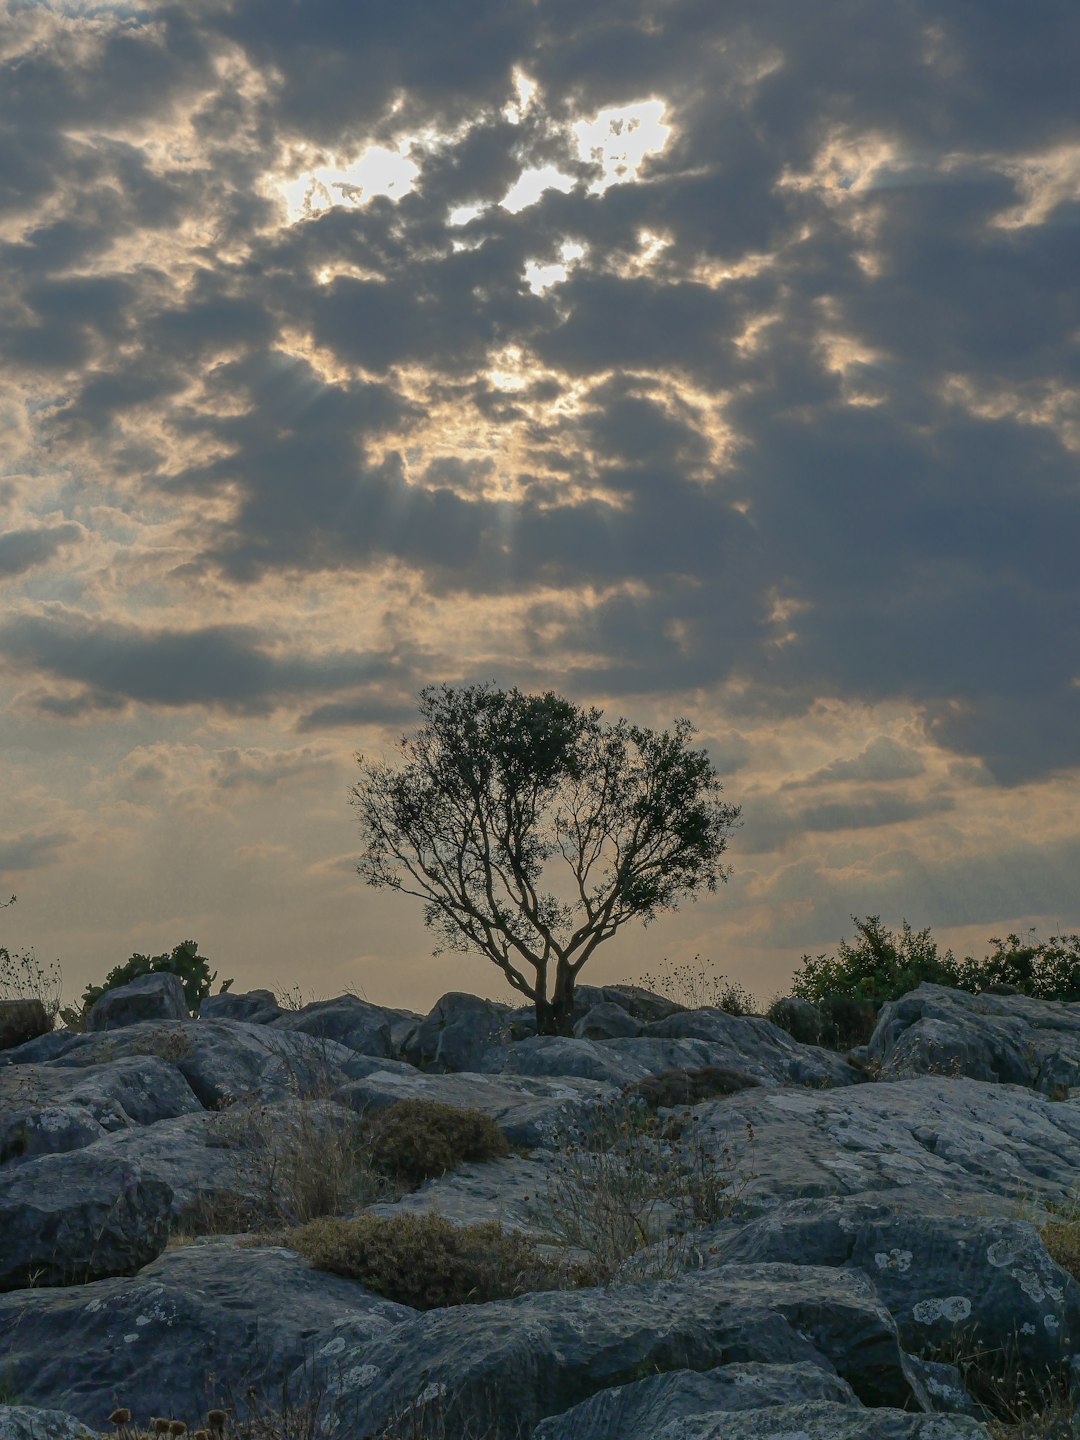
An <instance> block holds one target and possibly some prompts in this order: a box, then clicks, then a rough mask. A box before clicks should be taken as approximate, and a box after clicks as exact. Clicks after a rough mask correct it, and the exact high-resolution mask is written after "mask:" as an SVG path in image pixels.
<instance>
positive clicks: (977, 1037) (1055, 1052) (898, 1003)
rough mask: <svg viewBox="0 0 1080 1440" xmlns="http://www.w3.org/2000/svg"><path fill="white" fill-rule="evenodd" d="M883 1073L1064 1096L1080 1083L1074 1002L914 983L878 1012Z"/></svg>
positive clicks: (876, 1055)
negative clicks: (966, 1079)
mask: <svg viewBox="0 0 1080 1440" xmlns="http://www.w3.org/2000/svg"><path fill="white" fill-rule="evenodd" d="M867 1048H868V1053H869V1056H870V1059H871V1060H876V1061H878V1062H879V1063H880V1065H881V1077H882V1078H883V1079H894V1078H901V1077H904V1076H908V1075H926V1074H939V1075H967V1076H970V1077H971V1078H972V1079H975V1080H991V1081H997V1082H999V1083H1001V1084H1007V1085H1026V1086H1028V1087H1030V1088H1031V1089H1033V1090H1040V1091H1042V1093H1043V1094H1045V1095H1055V1096H1059V1097H1061V1096H1063V1095H1065V1094H1067V1092H1068V1091H1069V1090H1070V1089H1071V1088H1073V1087H1074V1086H1080V1003H1071V1004H1070V1003H1066V1002H1064V1001H1051V1000H1036V999H1032V998H1031V997H1029V996H1027V995H996V994H991V993H989V992H984V993H983V994H981V995H969V994H968V993H967V992H966V991H963V990H950V989H947V988H946V987H945V986H942V985H920V986H919V988H918V989H917V990H913V991H912V992H911V993H910V994H908V995H904V996H903V997H902V998H901V999H899V1000H892V1001H889V1003H888V1004H886V1005H884V1006H883V1007H882V1009H881V1012H880V1014H879V1015H878V1021H877V1025H876V1026H875V1028H874V1033H873V1035H872V1036H871V1037H870V1043H869V1046H868V1047H867Z"/></svg>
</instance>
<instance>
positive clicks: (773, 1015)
mask: <svg viewBox="0 0 1080 1440" xmlns="http://www.w3.org/2000/svg"><path fill="white" fill-rule="evenodd" d="M768 1018H769V1019H770V1020H771V1021H772V1023H773V1024H774V1025H779V1026H780V1029H781V1030H786V1031H787V1033H788V1034H789V1035H790V1036H791V1038H792V1039H793V1040H797V1041H798V1042H799V1044H800V1045H820V1044H821V1040H822V1032H823V1029H824V1026H823V1023H822V1015H821V1011H820V1010H819V1009H818V1008H817V1006H816V1005H812V1004H811V1003H810V1001H809V1000H804V999H802V997H801V996H799V995H782V996H781V997H780V999H779V1000H776V1001H774V1002H773V1004H772V1005H770V1006H769V1015H768Z"/></svg>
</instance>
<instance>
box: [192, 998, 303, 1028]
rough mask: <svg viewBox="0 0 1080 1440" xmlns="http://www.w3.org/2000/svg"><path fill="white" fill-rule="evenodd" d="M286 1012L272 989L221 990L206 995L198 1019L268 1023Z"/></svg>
mask: <svg viewBox="0 0 1080 1440" xmlns="http://www.w3.org/2000/svg"><path fill="white" fill-rule="evenodd" d="M286 1013H287V1012H286V1011H284V1010H283V1009H282V1008H281V1006H280V1005H279V1004H278V1002H277V996H276V995H275V994H274V992H273V991H272V990H248V991H246V992H244V993H243V994H240V995H234V994H233V992H232V991H231V990H222V991H221V992H220V993H219V994H217V995H207V996H206V998H205V999H204V1000H203V1002H202V1004H201V1005H200V1006H199V1019H200V1020H247V1021H248V1022H249V1023H250V1024H252V1025H269V1024H270V1023H271V1022H272V1021H274V1020H276V1019H277V1018H278V1017H279V1016H281V1015H284V1014H286Z"/></svg>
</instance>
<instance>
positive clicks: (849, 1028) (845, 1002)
mask: <svg viewBox="0 0 1080 1440" xmlns="http://www.w3.org/2000/svg"><path fill="white" fill-rule="evenodd" d="M817 1008H818V1011H819V1013H820V1015H821V1020H822V1040H821V1043H822V1044H823V1045H828V1046H830V1047H831V1048H832V1049H834V1050H850V1049H851V1047H852V1046H853V1045H865V1044H866V1043H867V1041H868V1040H869V1039H870V1036H871V1035H872V1034H873V1033H874V1023H875V1021H876V1020H877V1007H876V1006H875V1005H874V1004H873V1002H872V1001H870V1000H859V999H857V998H856V997H855V996H853V995H824V996H823V997H822V999H821V1001H820V1002H819V1004H818V1007H817Z"/></svg>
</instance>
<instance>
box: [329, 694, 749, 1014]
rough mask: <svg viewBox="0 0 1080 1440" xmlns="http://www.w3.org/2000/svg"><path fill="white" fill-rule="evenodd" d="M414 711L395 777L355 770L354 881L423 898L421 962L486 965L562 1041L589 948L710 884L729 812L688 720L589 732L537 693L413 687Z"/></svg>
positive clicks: (719, 869) (558, 703) (581, 717)
mask: <svg viewBox="0 0 1080 1440" xmlns="http://www.w3.org/2000/svg"><path fill="white" fill-rule="evenodd" d="M420 713H421V716H422V717H423V719H424V721H425V724H424V725H423V727H422V728H421V729H420V730H419V731H418V732H417V733H416V734H415V735H413V736H411V737H409V736H406V737H404V738H403V739H402V740H401V742H400V749H401V758H402V761H403V763H402V764H401V765H400V766H399V767H397V768H393V767H391V766H390V765H386V764H382V763H378V762H375V761H369V760H367V759H366V758H365V757H364V756H363V755H357V757H356V758H357V760H358V762H359V764H360V768H361V779H360V781H359V783H358V784H356V785H354V786H353V788H352V792H351V793H352V802H353V804H354V805H355V807H356V810H357V812H358V814H359V818H360V825H361V831H362V835H363V840H364V844H365V849H364V854H363V859H362V861H361V863H360V865H358V866H357V870H358V872H359V874H360V875H362V876H363V878H364V879H365V880H367V881H368V883H369V884H371V885H375V886H384V887H386V888H388V889H391V890H400V891H401V893H402V894H404V895H415V896H416V897H417V898H418V899H420V900H422V901H423V902H424V920H425V923H426V924H427V925H428V927H429V928H430V929H431V930H433V931H435V933H436V935H437V936H438V937H439V940H440V942H441V943H440V944H439V945H437V947H436V949H435V952H434V953H435V954H436V955H438V954H441V953H442V952H443V951H444V950H445V949H451V950H457V951H462V952H467V951H479V953H480V954H482V955H486V956H487V957H488V958H489V959H490V960H493V961H494V962H495V964H496V965H498V967H499V969H500V970H502V972H503V974H504V975H505V976H506V978H507V979H508V980H509V982H510V984H511V985H512V986H513V987H514V989H515V990H519V991H520V992H521V994H522V995H526V996H528V998H529V999H530V1000H531V1001H533V1002H534V1004H535V1006H536V1023H537V1031H538V1033H539V1034H541V1035H564V1034H567V1033H569V1030H570V1023H571V1018H572V1015H573V1008H574V983H575V981H576V979H577V977H578V974H579V973H580V971H581V968H582V966H583V965H584V964H585V962H586V961H587V960H588V959H589V958H590V956H591V955H592V954H593V952H594V951H595V950H596V947H597V946H598V945H600V944H601V943H602V942H603V941H605V940H610V939H611V937H612V936H613V935H614V934H615V933H616V931H618V930H619V929H620V928H621V927H622V926H623V925H625V924H626V923H627V921H629V920H636V919H640V920H641V921H642V922H643V923H645V924H648V922H649V921H650V920H652V919H654V918H655V916H656V915H657V913H658V912H660V911H661V910H673V909H675V908H676V906H677V905H678V902H679V899H680V898H681V897H682V896H684V895H690V896H696V892H697V891H698V890H701V889H703V888H704V889H708V890H715V889H716V884H717V881H718V880H726V879H727V876H728V871H727V870H726V869H725V868H724V867H723V866H721V865H720V863H719V862H720V856H721V855H722V854H723V852H724V850H725V849H726V847H727V840H728V831H729V830H730V829H731V828H732V827H733V826H734V825H735V824H736V822H737V820H738V817H739V810H738V807H736V806H731V805H728V804H725V803H724V802H722V801H721V800H720V798H719V795H720V788H721V787H720V782H719V780H718V778H717V775H716V772H715V770H714V769H713V767H712V764H711V763H710V761H709V757H708V755H707V754H706V752H705V751H704V750H694V749H691V748H690V739H691V736H692V735H693V734H694V727H693V726H692V725H691V724H690V722H689V721H688V720H677V721H676V722H675V725H674V728H673V729H672V730H670V731H669V730H664V731H660V732H657V731H655V730H647V729H645V728H643V727H642V726H639V725H631V724H629V722H628V721H626V720H622V719H620V720H617V721H616V722H615V723H614V724H613V725H605V724H603V723H602V719H603V712H602V711H600V710H596V709H582V708H579V707H578V706H576V705H573V704H571V703H570V701H568V700H564V699H562V698H561V697H560V696H558V695H555V694H553V693H552V692H550V691H549V692H547V693H546V694H543V695H523V694H521V692H520V691H518V690H498V689H496V688H495V687H494V686H493V685H470V686H464V687H462V688H457V689H455V688H452V687H451V686H448V685H439V686H429V687H427V688H426V689H425V690H422V691H421V692H420ZM563 862H565V868H564V865H563ZM559 875H561V880H562V883H561V885H560V884H559V883H558V881H557V879H556V877H557V876H559ZM553 886H554V887H556V888H552V887H553ZM549 987H550V988H549Z"/></svg>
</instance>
